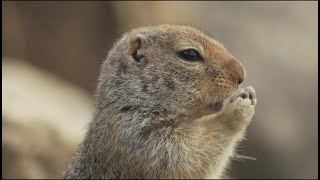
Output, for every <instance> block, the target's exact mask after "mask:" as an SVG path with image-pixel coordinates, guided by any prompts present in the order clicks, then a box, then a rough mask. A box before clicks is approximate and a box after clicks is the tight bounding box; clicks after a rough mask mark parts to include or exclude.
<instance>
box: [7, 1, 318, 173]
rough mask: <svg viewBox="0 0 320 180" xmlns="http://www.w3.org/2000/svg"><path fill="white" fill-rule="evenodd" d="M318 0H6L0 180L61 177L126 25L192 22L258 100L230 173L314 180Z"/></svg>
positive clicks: (129, 27) (128, 28) (316, 138)
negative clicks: (237, 64)
mask: <svg viewBox="0 0 320 180" xmlns="http://www.w3.org/2000/svg"><path fill="white" fill-rule="evenodd" d="M317 15H318V3H317V2H311V1H310V2H275V1H273V2H217V1H216V2H192V1H188V2H182V1H180V2H161V1H156V2H151V1H150V2H142V1H140V2H102V1H99V2H85V1H82V2H49V1H47V2H32V1H29V2H18V1H16V2H8V1H5V2H2V98H3V99H2V173H3V174H2V178H61V177H62V173H63V170H64V169H65V168H66V166H67V165H68V163H69V162H70V160H71V158H72V157H73V155H74V153H75V151H76V148H77V145H78V144H79V143H80V142H81V140H82V138H83V134H84V132H85V127H86V123H87V122H88V121H89V120H90V119H91V116H92V113H93V104H94V95H95V88H96V85H97V77H98V73H99V68H100V64H101V63H102V61H103V60H104V59H105V57H106V56H107V53H108V50H109V49H110V48H111V47H112V45H113V43H114V42H115V41H116V39H117V38H119V37H120V36H121V34H123V33H124V32H126V31H129V30H131V29H132V28H136V27H140V26H146V25H156V24H164V23H169V24H190V25H194V26H196V27H198V28H200V29H202V30H203V31H205V32H207V33H208V34H209V35H210V36H212V37H214V38H215V39H217V40H218V41H220V42H221V43H223V44H224V46H225V47H226V48H227V49H228V50H229V51H230V52H231V54H233V55H234V56H235V57H237V59H239V60H240V61H241V62H242V63H243V65H244V66H245V68H246V71H247V79H246V80H245V82H244V84H243V85H242V86H243V87H244V86H247V85H252V86H254V87H255V88H256V91H257V96H258V105H257V108H256V114H255V116H254V119H253V121H252V123H251V125H250V126H249V128H248V133H247V140H245V141H243V142H242V143H241V144H240V146H239V148H238V153H239V154H241V155H244V156H250V157H254V158H256V160H249V159H242V158H241V159H235V160H233V161H232V165H231V167H230V169H229V170H228V175H229V177H232V178H309V179H310V178H313V179H315V178H317V177H318V111H317V109H318V94H317V92H318V61H317V59H318V16H317Z"/></svg>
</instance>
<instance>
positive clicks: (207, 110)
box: [192, 96, 229, 119]
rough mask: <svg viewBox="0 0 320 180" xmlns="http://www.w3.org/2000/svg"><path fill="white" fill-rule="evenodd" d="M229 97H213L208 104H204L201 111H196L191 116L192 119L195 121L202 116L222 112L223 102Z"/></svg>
mask: <svg viewBox="0 0 320 180" xmlns="http://www.w3.org/2000/svg"><path fill="white" fill-rule="evenodd" d="M228 97H229V96H219V97H215V98H214V99H213V100H212V101H210V102H209V103H208V104H206V105H205V106H204V107H203V108H202V109H201V110H199V111H197V112H196V113H194V114H193V115H192V118H194V119H197V118H200V117H203V116H207V115H210V114H215V113H218V112H220V111H221V110H222V108H223V105H224V101H225V100H226V99H227V98H228Z"/></svg>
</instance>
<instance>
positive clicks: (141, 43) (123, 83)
mask: <svg viewBox="0 0 320 180" xmlns="http://www.w3.org/2000/svg"><path fill="white" fill-rule="evenodd" d="M190 47H192V48H194V49H197V50H198V51H199V52H200V54H201V55H202V56H203V59H204V61H202V62H188V61H184V60H183V59H181V58H180V57H179V56H177V52H179V51H181V50H183V49H188V48H190ZM244 76H245V71H244V68H243V67H242V66H241V64H240V63H239V62H238V61H237V60H236V59H235V58H234V57H233V56H232V55H230V54H229V53H228V51H227V50H226V49H225V48H224V47H223V46H222V45H221V44H220V43H218V42H217V41H215V40H213V39H211V38H210V37H208V36H207V35H205V34H204V33H202V32H201V31H199V30H198V29H196V28H193V27H189V26H177V25H160V26H151V27H144V28H139V29H135V30H132V31H131V32H129V33H127V34H125V35H124V36H123V37H122V38H121V39H120V40H119V41H118V42H117V43H116V44H115V46H114V48H113V49H112V50H111V51H110V52H109V55H108V57H107V59H106V60H105V62H104V63H103V64H102V67H101V73H100V77H99V84H98V88H97V102H96V111H95V115H94V117H93V120H92V121H91V122H90V124H89V127H88V132H87V134H86V137H85V139H84V141H83V142H82V143H81V145H80V147H79V150H78V151H77V153H76V155H75V157H74V159H73V160H72V163H71V164H70V166H69V167H68V169H67V170H66V172H65V175H64V178H67V179H69V178H71V179H75V178H77V179H78V178H85V179H88V178H91V179H92V178H219V177H221V175H222V174H223V171H224V169H225V167H226V165H227V163H228V159H229V157H230V156H232V154H233V151H234V148H235V146H236V144H237V142H238V141H239V140H240V139H241V138H242V137H243V134H244V131H245V129H246V127H247V126H248V124H249V123H250V120H251V118H252V116H253V114H254V106H255V104H256V98H255V92H254V89H253V88H252V87H247V88H245V89H238V90H237V88H238V84H239V83H241V82H242V80H243V79H244ZM222 102H223V107H222V106H220V107H219V108H218V109H215V107H216V106H214V104H215V103H216V104H219V103H220V104H222Z"/></svg>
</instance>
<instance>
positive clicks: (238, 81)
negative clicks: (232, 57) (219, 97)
mask: <svg viewBox="0 0 320 180" xmlns="http://www.w3.org/2000/svg"><path fill="white" fill-rule="evenodd" d="M242 82H243V78H242V77H239V78H238V80H237V84H238V85H240V84H241V83H242Z"/></svg>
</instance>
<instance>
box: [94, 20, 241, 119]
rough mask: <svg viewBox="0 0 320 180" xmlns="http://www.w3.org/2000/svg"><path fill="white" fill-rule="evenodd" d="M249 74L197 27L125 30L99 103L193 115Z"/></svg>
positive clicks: (106, 68)
mask: <svg viewBox="0 0 320 180" xmlns="http://www.w3.org/2000/svg"><path fill="white" fill-rule="evenodd" d="M244 77H245V70H244V68H243V67H242V66H241V64H240V63H239V62H238V61H237V60H236V59H235V58H234V57H233V56H232V55H231V54H230V53H228V51H227V50H226V49H225V48H224V47H223V46H222V45H221V44H220V43H219V42H217V41H215V40H214V39H212V38H210V37H208V36H207V35H205V34H204V33H202V32H201V31H200V30H198V29H196V28H193V27H189V26H178V25H160V26H150V27H143V28H139V29H135V30H132V31H131V32H129V33H127V34H125V35H124V36H123V37H122V38H121V39H120V40H119V41H118V42H117V43H116V44H115V47H114V48H113V49H112V50H111V51H110V53H109V55H108V58H107V60H106V61H105V62H104V64H103V66H102V69H101V76H100V79H99V81H100V83H99V86H98V96H99V97H100V102H98V104H99V107H101V108H104V107H105V106H106V105H107V104H109V103H112V102H116V104H117V106H116V108H118V109H119V110H121V109H122V110H126V108H125V107H127V110H128V109H130V107H132V106H135V105H137V106H148V107H162V108H165V109H168V110H171V111H175V112H176V113H184V114H188V113H189V114H190V113H193V112H196V111H199V110H201V109H203V108H205V107H207V106H208V105H209V104H212V102H214V101H221V100H223V99H224V98H226V97H227V96H229V95H230V94H231V93H232V92H234V91H235V90H236V89H237V87H238V85H239V84H240V83H241V82H242V81H243V80H244ZM126 103H127V104H126ZM115 110H116V109H115Z"/></svg>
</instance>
